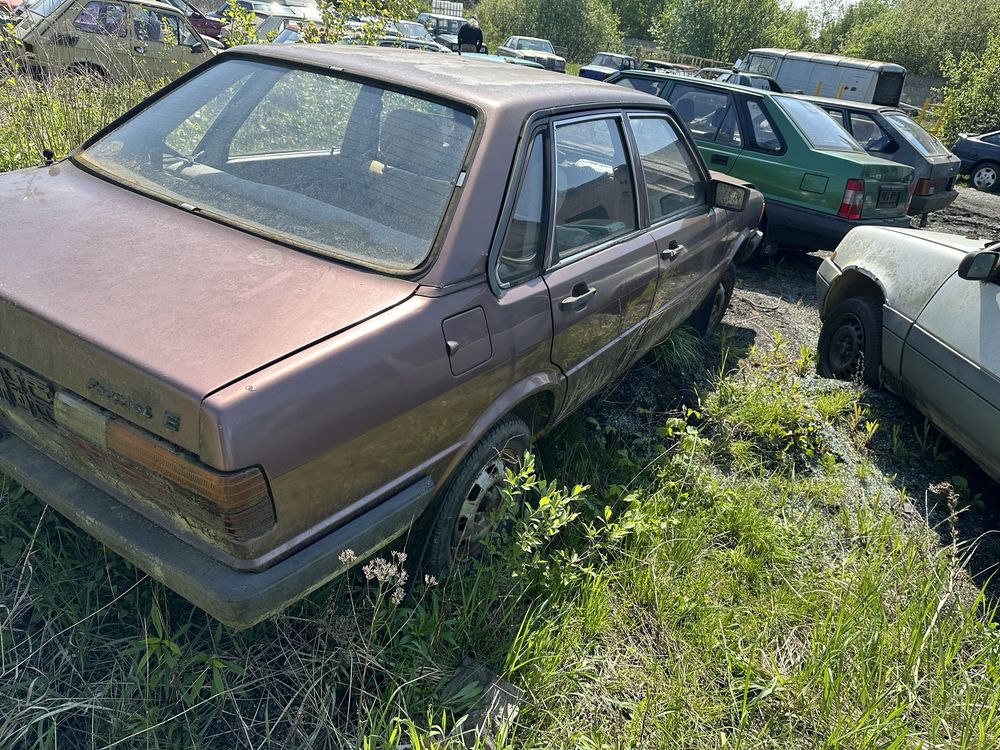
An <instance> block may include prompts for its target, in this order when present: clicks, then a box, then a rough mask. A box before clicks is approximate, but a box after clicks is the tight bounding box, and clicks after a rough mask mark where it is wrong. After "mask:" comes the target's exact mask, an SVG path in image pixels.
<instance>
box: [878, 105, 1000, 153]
mask: <svg viewBox="0 0 1000 750" xmlns="http://www.w3.org/2000/svg"><path fill="white" fill-rule="evenodd" d="M885 119H887V120H888V121H889V122H891V123H892V124H893V125H895V126H896V129H897V130H899V132H900V133H902V134H903V137H904V138H906V140H907V141H909V142H910V145H911V146H913V147H914V148H915V149H917V151H919V152H920V153H921V154H923V155H924V156H946V155H947V154H948V149H946V148H945V147H944V145H943V144H942V143H941V141H939V140H938V139H937V138H935V137H934V136H932V135H931V134H930V133H928V132H927V131H926V130H924V129H923V128H922V127H920V126H919V125H918V124H917V123H916V122H914V120H913V118H912V117H910V116H909V115H906V114H903V113H902V112H889V113H887V114H886V115H885ZM995 138H996V140H995V141H994V143H998V144H1000V136H995Z"/></svg>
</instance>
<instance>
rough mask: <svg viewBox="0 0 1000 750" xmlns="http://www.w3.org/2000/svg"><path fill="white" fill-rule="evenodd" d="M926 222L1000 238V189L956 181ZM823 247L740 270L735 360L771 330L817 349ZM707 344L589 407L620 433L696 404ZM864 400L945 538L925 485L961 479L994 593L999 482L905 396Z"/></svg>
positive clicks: (942, 512) (917, 507)
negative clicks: (698, 354)
mask: <svg viewBox="0 0 1000 750" xmlns="http://www.w3.org/2000/svg"><path fill="white" fill-rule="evenodd" d="M927 228H928V229H930V230H934V231H943V232H953V233H956V234H961V235H970V236H978V237H985V238H989V237H996V238H998V239H1000V195H993V194H988V193H980V192H977V191H974V190H972V189H962V190H961V191H960V194H959V197H958V200H956V201H955V203H954V204H952V206H950V207H949V208H947V209H945V210H944V211H941V212H939V213H937V214H934V215H932V216H931V217H930V222H929V225H928V227H927ZM827 254H828V253H825V252H822V251H819V252H814V253H808V254H805V253H795V254H791V253H790V254H785V255H781V256H777V257H775V258H773V259H772V260H770V261H768V262H765V263H763V264H760V265H752V266H744V267H741V268H740V269H739V272H738V280H737V284H736V292H735V294H734V296H733V301H732V304H731V305H730V309H729V312H728V313H727V315H726V317H725V320H724V322H723V325H722V327H721V331H720V335H722V336H725V337H726V339H727V347H728V348H729V350H730V352H731V353H732V355H735V356H734V357H733V359H736V358H738V357H739V356H742V355H743V354H745V352H746V351H747V350H748V349H749V347H750V346H751V345H754V346H757V347H773V346H774V333H775V332H777V333H779V334H780V335H781V338H782V339H783V340H785V341H786V342H787V346H789V347H791V351H792V352H796V351H798V349H799V347H800V346H804V347H806V348H808V349H809V350H810V351H813V352H815V350H816V343H817V339H818V337H819V329H820V320H819V316H818V315H817V312H816V288H815V276H816V269H817V268H818V267H819V264H820V263H821V262H822V260H823V258H824V257H825V256H826V255H827ZM707 349H708V350H709V352H708V353H707V354H706V358H707V359H706V361H705V362H704V365H705V366H704V367H703V368H700V370H701V371H700V372H698V373H677V372H669V371H665V368H662V367H658V366H657V364H656V362H655V360H654V358H653V357H652V356H651V357H647V358H646V359H645V360H643V361H642V362H640V363H639V364H638V365H637V366H636V367H635V368H633V370H632V371H631V372H630V373H629V374H628V375H627V376H626V377H625V378H623V380H622V381H621V382H620V383H619V384H618V385H617V386H616V387H615V388H613V389H611V390H610V391H609V392H607V393H606V394H605V395H604V397H603V398H600V399H595V401H594V402H592V403H591V404H590V405H589V406H588V407H587V408H586V411H587V412H589V413H590V414H591V415H592V416H594V417H595V418H597V419H599V420H600V421H601V422H602V423H604V424H608V425H611V426H612V427H614V428H615V429H617V430H619V431H620V432H623V433H626V434H628V433H633V434H637V433H641V432H642V431H643V430H644V429H648V427H649V426H651V423H652V422H653V421H655V420H656V419H658V418H659V417H660V415H662V414H663V412H665V411H669V410H670V409H672V408H676V407H677V406H678V405H679V404H680V403H681V402H687V403H692V402H693V397H694V393H695V392H696V391H697V390H698V389H704V388H706V387H711V386H710V382H711V381H710V378H711V375H712V374H713V373H716V372H718V371H719V368H720V367H721V362H719V356H718V347H707ZM728 364H729V365H730V366H731V365H733V364H734V361H733V360H730V362H729V363H728ZM864 402H865V404H866V405H867V406H868V408H869V410H870V413H871V416H870V417H869V418H871V419H877V420H878V422H879V425H880V426H879V429H878V431H877V432H876V435H875V437H874V439H873V440H872V441H871V443H870V445H869V447H870V451H871V458H872V459H873V461H874V463H875V465H876V466H877V467H878V468H879V469H880V470H881V472H882V473H883V474H884V475H885V476H886V477H887V478H889V480H890V481H893V482H894V484H895V486H896V487H900V488H903V489H905V491H906V494H907V495H908V497H909V498H910V501H909V503H910V506H911V507H912V510H913V511H914V512H915V513H918V514H920V516H922V517H923V520H924V521H925V522H926V523H927V524H928V525H930V526H931V527H933V528H935V529H938V530H939V533H940V534H941V535H942V538H943V539H944V540H945V541H948V542H950V537H949V536H948V533H949V532H948V524H947V523H945V522H944V521H945V517H946V515H947V513H946V509H945V508H944V507H943V506H942V505H941V504H939V503H938V501H937V499H936V498H935V496H934V495H932V494H930V493H928V487H929V486H930V485H932V484H936V483H939V482H945V481H948V482H951V483H952V484H953V485H955V486H959V487H962V486H967V490H965V491H964V492H963V494H964V496H965V499H966V501H968V502H966V503H964V505H965V511H964V512H963V513H962V514H961V516H960V521H959V524H958V527H959V533H960V535H961V537H962V541H964V542H966V543H968V544H969V545H970V550H971V551H970V553H969V562H968V566H967V567H968V571H969V573H970V574H972V576H973V577H974V578H975V579H976V580H977V582H979V583H981V584H982V583H988V585H989V588H990V593H991V594H992V595H994V596H1000V576H996V579H997V580H996V581H990V576H991V575H992V574H993V573H994V572H995V571H996V569H997V567H998V566H1000V487H998V486H997V485H996V484H995V483H993V482H992V481H991V480H990V478H989V477H987V476H986V475H985V474H984V473H983V472H982V471H981V470H980V469H979V468H978V467H977V466H976V465H975V464H974V463H972V461H970V460H969V459H968V458H967V457H965V456H964V454H962V453H961V452H960V451H958V450H957V449H955V448H954V446H952V445H951V443H950V442H949V441H948V440H947V439H946V438H944V437H943V436H941V435H940V434H939V433H937V431H936V430H935V429H934V428H933V427H931V426H929V425H928V424H927V423H926V421H925V420H924V418H923V416H922V415H920V414H919V413H918V412H916V411H915V410H914V409H912V408H911V407H910V406H909V405H908V404H906V403H905V402H904V401H902V400H900V399H898V398H896V397H895V396H893V395H891V394H889V393H884V392H878V391H871V390H869V391H868V392H867V393H866V395H865V398H864Z"/></svg>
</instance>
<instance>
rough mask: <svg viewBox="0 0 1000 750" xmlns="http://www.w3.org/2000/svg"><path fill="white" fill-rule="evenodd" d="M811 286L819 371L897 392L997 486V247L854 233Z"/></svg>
mask: <svg viewBox="0 0 1000 750" xmlns="http://www.w3.org/2000/svg"><path fill="white" fill-rule="evenodd" d="M816 287H817V289H816V291H817V298H818V300H819V313H820V317H821V318H822V320H823V328H822V330H821V332H820V337H819V352H818V355H819V356H818V361H817V370H818V372H819V373H820V375H824V376H827V377H835V378H841V379H849V378H853V377H857V376H860V377H861V379H862V380H864V382H865V383H867V384H869V385H871V386H873V387H880V386H884V387H886V388H888V389H889V390H890V391H892V392H894V393H896V394H899V395H900V396H902V397H903V398H905V399H906V400H907V401H909V402H910V403H911V404H913V405H914V406H915V407H916V408H917V409H919V410H920V411H921V412H923V414H924V415H925V416H927V417H928V418H929V419H930V420H931V422H933V423H934V424H935V425H936V426H937V427H938V428H939V429H940V430H941V431H942V432H943V433H945V434H946V435H947V436H948V437H949V438H951V439H952V440H953V441H954V442H955V443H956V445H958V446H959V447H960V448H962V450H964V451H965V452H966V453H968V454H969V455H970V456H971V457H972V458H973V459H974V460H975V461H976V462H977V463H978V464H979V465H980V466H982V467H983V469H984V470H985V471H986V472H987V473H988V474H990V475H991V476H992V477H993V478H994V479H996V480H997V481H1000V338H998V335H997V332H998V331H1000V243H998V242H992V243H991V242H987V241H985V240H974V239H968V238H965V237H960V236H957V235H952V234H941V233H936V232H925V231H919V230H914V229H884V228H876V227H859V228H857V229H854V230H853V231H851V232H850V233H849V234H848V235H847V236H846V237H845V238H844V239H843V241H842V242H841V243H840V245H839V246H838V247H837V250H836V251H835V252H834V253H833V255H832V256H831V257H830V258H828V259H827V260H824V261H823V264H822V265H821V266H820V268H819V271H818V273H817V276H816Z"/></svg>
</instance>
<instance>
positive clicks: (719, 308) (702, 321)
mask: <svg viewBox="0 0 1000 750" xmlns="http://www.w3.org/2000/svg"><path fill="white" fill-rule="evenodd" d="M735 286H736V271H735V270H734V269H733V267H732V266H730V267H729V268H727V269H726V270H725V272H724V273H723V274H722V278H721V279H719V282H718V283H717V284H716V285H715V288H714V289H712V291H711V292H710V293H709V295H708V296H707V297H706V298H705V301H704V302H702V303H701V305H699V307H698V309H697V310H695V312H694V315H692V316H691V319H690V321H689V323H690V325H691V327H692V328H694V329H695V330H696V331H697V332H698V333H699V334H701V335H702V336H707V335H708V334H710V333H711V332H712V331H714V330H715V329H716V328H718V327H719V323H721V322H722V318H723V316H724V315H725V314H726V310H728V309H729V302H730V300H732V298H733V288H734V287H735Z"/></svg>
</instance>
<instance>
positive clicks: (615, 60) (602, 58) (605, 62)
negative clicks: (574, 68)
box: [580, 52, 635, 81]
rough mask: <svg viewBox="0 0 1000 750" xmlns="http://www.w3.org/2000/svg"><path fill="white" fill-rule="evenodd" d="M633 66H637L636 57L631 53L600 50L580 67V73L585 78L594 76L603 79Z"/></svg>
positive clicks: (598, 79) (595, 78) (599, 79)
mask: <svg viewBox="0 0 1000 750" xmlns="http://www.w3.org/2000/svg"><path fill="white" fill-rule="evenodd" d="M633 68H635V58H634V57H631V56H630V55H619V54H616V53H614V52H598V53H597V54H596V55H594V59H593V60H591V61H590V62H589V63H588V64H587V65H584V66H583V67H582V68H580V75H581V76H583V77H584V78H593V79H594V80H595V81H603V80H604V79H605V78H607V77H608V76H611V75H614V74H615V73H617V72H618V71H620V70H632V69H633Z"/></svg>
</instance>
